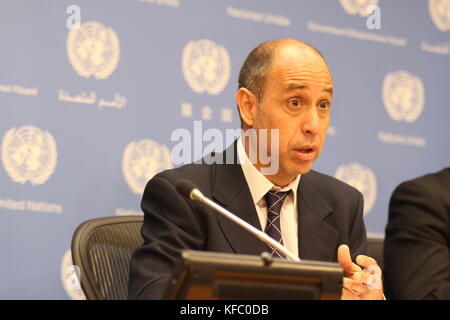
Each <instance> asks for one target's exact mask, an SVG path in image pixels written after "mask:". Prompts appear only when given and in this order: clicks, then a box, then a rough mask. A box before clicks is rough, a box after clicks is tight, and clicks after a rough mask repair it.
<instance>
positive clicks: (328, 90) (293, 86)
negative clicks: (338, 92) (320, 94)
mask: <svg viewBox="0 0 450 320" xmlns="http://www.w3.org/2000/svg"><path fill="white" fill-rule="evenodd" d="M295 89H308V86H307V85H303V84H291V85H289V86H288V87H287V90H295ZM322 91H325V92H328V93H329V94H331V95H333V88H332V87H330V88H324V89H322Z"/></svg>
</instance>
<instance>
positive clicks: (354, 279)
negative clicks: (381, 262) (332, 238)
mask: <svg viewBox="0 0 450 320" xmlns="http://www.w3.org/2000/svg"><path fill="white" fill-rule="evenodd" d="M338 262H339V264H340V265H341V266H342V268H343V269H344V272H345V274H346V277H344V279H343V288H342V296H341V299H342V300H384V295H383V283H382V281H381V274H382V272H381V269H380V267H379V266H378V264H377V262H376V261H375V259H373V258H371V257H368V256H364V255H359V256H357V257H356V263H357V264H355V263H353V261H352V258H351V256H350V249H349V247H348V246H347V245H345V244H343V245H341V246H339V248H338ZM360 266H361V267H363V268H364V269H362V268H361V267H360Z"/></svg>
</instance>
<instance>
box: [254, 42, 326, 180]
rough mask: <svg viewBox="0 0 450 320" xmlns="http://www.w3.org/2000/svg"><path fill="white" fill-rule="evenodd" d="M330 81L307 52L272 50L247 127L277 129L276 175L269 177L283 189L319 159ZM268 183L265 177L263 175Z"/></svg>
mask: <svg viewBox="0 0 450 320" xmlns="http://www.w3.org/2000/svg"><path fill="white" fill-rule="evenodd" d="M332 87H333V84H332V79H331V75H330V73H329V71H328V67H327V66H326V64H325V62H324V61H323V59H322V58H321V57H320V56H319V55H318V54H317V53H316V52H315V51H313V50H311V49H308V48H300V47H298V46H295V45H287V46H283V47H281V48H278V49H277V51H276V53H275V57H274V61H273V63H272V66H271V70H270V71H269V73H268V76H267V79H266V85H265V90H264V95H263V99H262V101H261V102H260V103H259V104H258V106H257V108H256V110H255V114H254V119H253V120H254V122H253V128H255V129H257V130H258V129H279V136H280V139H279V157H280V158H279V163H280V167H279V171H278V174H276V175H274V176H272V179H271V180H273V181H275V182H279V183H278V184H287V183H289V182H290V181H291V180H292V179H294V178H295V177H296V176H297V175H298V174H303V173H307V172H308V171H309V170H310V169H311V166H312V164H313V162H314V161H315V160H316V159H317V158H318V157H319V155H320V152H321V151H322V147H323V144H324V141H325V136H326V133H327V129H328V126H329V122H330V105H331V100H332ZM269 179H270V176H269Z"/></svg>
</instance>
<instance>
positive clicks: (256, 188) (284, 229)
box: [237, 138, 301, 257]
mask: <svg viewBox="0 0 450 320" xmlns="http://www.w3.org/2000/svg"><path fill="white" fill-rule="evenodd" d="M237 155H238V159H239V162H240V164H241V167H242V171H243V172H244V176H245V180H246V181H247V184H248V187H249V189H250V193H251V195H252V199H253V204H254V205H255V208H256V212H257V213H258V218H259V222H260V223H261V230H263V231H264V230H265V228H266V225H267V207H266V200H265V199H264V196H265V195H266V193H267V192H269V190H276V191H283V192H284V191H289V190H292V192H289V193H288V195H287V196H286V199H285V200H284V203H283V206H282V207H281V212H280V227H281V236H282V237H283V244H284V246H285V247H286V248H287V249H288V250H289V251H290V252H291V253H292V254H294V255H295V256H297V257H298V255H299V252H298V214H297V212H298V211H297V187H298V184H299V182H300V178H301V175H298V176H297V177H296V178H295V179H294V180H293V181H291V183H289V184H288V185H287V186H286V187H284V188H280V187H277V186H275V185H274V184H273V183H272V182H270V180H269V179H267V178H266V177H265V176H264V175H263V174H262V173H261V172H259V170H258V169H256V168H255V166H254V165H253V164H252V163H251V162H250V160H249V158H248V156H247V153H246V152H245V149H244V145H243V143H242V138H239V139H238V141H237Z"/></svg>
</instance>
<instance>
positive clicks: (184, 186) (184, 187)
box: [175, 179, 300, 262]
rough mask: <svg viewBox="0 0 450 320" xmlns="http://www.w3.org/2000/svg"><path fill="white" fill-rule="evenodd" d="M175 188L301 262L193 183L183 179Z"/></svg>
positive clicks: (293, 259) (285, 254)
mask: <svg viewBox="0 0 450 320" xmlns="http://www.w3.org/2000/svg"><path fill="white" fill-rule="evenodd" d="M175 188H176V189H177V191H178V192H179V193H180V194H181V195H183V196H185V197H187V198H189V199H191V200H195V201H199V202H202V203H204V204H206V205H207V206H208V207H210V208H211V209H214V210H215V211H217V212H219V213H220V214H222V215H224V216H225V217H227V218H228V219H229V220H231V221H233V222H234V223H236V224H238V225H239V226H241V227H242V228H244V229H245V230H247V231H248V232H250V233H251V234H253V235H254V236H256V237H257V238H258V239H259V240H261V241H263V242H265V243H266V244H268V245H270V246H271V247H273V248H275V249H276V250H277V251H278V252H280V253H282V254H284V256H285V257H286V258H287V259H288V260H292V261H298V262H299V261H300V258H298V257H297V256H295V255H293V254H292V253H291V252H290V251H289V250H288V249H286V248H285V247H284V246H282V245H281V244H280V243H278V242H277V241H275V240H274V239H273V238H272V237H270V236H269V235H267V234H266V233H265V232H262V231H261V230H259V229H257V228H255V227H254V226H252V225H251V224H250V223H248V222H247V221H245V220H242V219H241V218H239V217H238V216H236V215H235V214H233V213H231V212H230V211H228V210H226V209H225V208H223V207H221V206H219V205H218V204H217V203H215V202H214V201H212V200H210V199H208V198H207V197H205V196H204V195H203V193H202V192H201V191H200V190H199V189H197V187H196V186H195V184H193V183H192V182H191V181H189V180H186V179H182V180H180V181H178V182H177V184H176V186H175Z"/></svg>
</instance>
